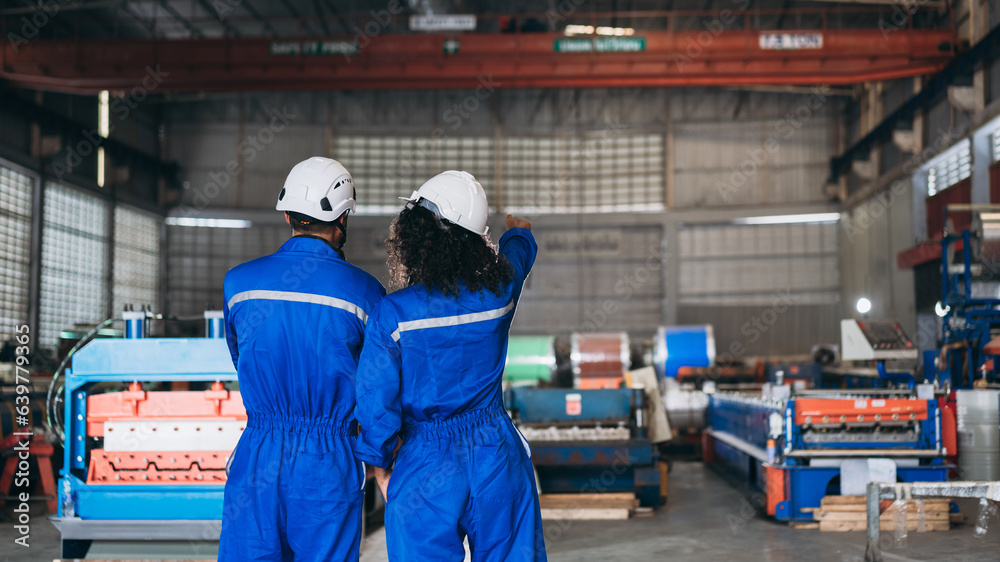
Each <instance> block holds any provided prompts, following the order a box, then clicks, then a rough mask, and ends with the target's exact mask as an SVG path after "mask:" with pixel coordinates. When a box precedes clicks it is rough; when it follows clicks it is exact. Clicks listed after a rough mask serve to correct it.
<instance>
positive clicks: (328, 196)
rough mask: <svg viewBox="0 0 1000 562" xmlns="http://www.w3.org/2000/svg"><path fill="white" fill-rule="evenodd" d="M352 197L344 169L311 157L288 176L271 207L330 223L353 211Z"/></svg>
mask: <svg viewBox="0 0 1000 562" xmlns="http://www.w3.org/2000/svg"><path fill="white" fill-rule="evenodd" d="M356 196H357V194H356V191H355V189H354V179H353V178H352V177H351V173H350V172H348V171H347V168H345V167H344V166H343V165H342V164H341V163H340V162H337V161H336V160H333V159H331V158H323V157H321V156H313V157H312V158H310V159H308V160H304V161H302V162H299V163H298V164H296V165H295V167H294V168H292V171H291V172H289V173H288V178H286V179H285V186H284V187H283V188H281V193H279V194H278V204H277V205H275V207H274V208H275V209H277V210H279V211H287V212H291V213H300V214H303V215H306V216H308V217H312V218H314V219H316V220H317V221H322V222H333V221H335V220H337V219H338V218H339V217H340V215H342V214H344V212H345V211H351V212H353V211H354V205H355V199H356Z"/></svg>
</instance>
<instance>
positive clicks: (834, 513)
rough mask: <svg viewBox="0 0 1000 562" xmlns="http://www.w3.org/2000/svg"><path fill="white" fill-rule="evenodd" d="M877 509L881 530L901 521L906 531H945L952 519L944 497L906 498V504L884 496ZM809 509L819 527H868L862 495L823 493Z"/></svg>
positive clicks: (897, 525)
mask: <svg viewBox="0 0 1000 562" xmlns="http://www.w3.org/2000/svg"><path fill="white" fill-rule="evenodd" d="M880 509H881V515H880V516H879V528H880V529H881V530H882V531H895V530H898V529H899V528H900V526H901V525H902V526H903V527H905V529H906V530H907V531H915V532H918V533H923V532H928V531H947V530H949V529H950V528H951V521H952V519H953V517H952V515H951V514H949V513H948V510H949V501H948V500H947V499H946V498H940V499H938V498H933V499H923V500H907V501H906V503H905V504H903V503H900V502H893V501H889V500H884V501H882V502H881V505H880ZM811 511H812V514H813V519H814V520H815V521H818V522H819V530H820V531H828V532H846V531H864V530H865V529H867V527H868V513H867V501H866V499H865V496H826V497H825V498H823V500H822V502H821V504H820V507H819V508H816V509H812V510H811Z"/></svg>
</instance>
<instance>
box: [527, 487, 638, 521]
mask: <svg viewBox="0 0 1000 562" xmlns="http://www.w3.org/2000/svg"><path fill="white" fill-rule="evenodd" d="M538 502H539V505H540V507H541V509H542V519H544V520H553V519H559V520H563V521H567V520H572V521H583V520H614V519H628V518H629V516H630V515H631V513H632V511H633V510H634V509H636V508H638V507H639V500H637V499H636V497H635V494H628V493H623V494H542V495H540V496H538ZM644 515H645V514H644Z"/></svg>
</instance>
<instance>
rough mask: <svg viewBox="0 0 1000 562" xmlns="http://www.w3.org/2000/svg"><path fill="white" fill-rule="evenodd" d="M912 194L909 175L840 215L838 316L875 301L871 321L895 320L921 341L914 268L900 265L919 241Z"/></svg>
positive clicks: (844, 315)
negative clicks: (903, 253)
mask: <svg viewBox="0 0 1000 562" xmlns="http://www.w3.org/2000/svg"><path fill="white" fill-rule="evenodd" d="M912 190H913V185H912V181H911V180H910V178H909V177H906V178H904V179H901V180H900V181H897V182H894V183H893V184H892V185H891V186H890V187H888V188H887V189H885V190H883V191H881V192H879V193H877V194H875V195H873V196H871V197H869V198H868V199H866V200H864V201H862V202H861V203H859V204H858V205H857V206H855V207H853V208H852V209H848V210H845V211H844V212H843V213H842V214H841V219H840V225H839V226H840V228H839V232H840V251H841V267H840V271H841V282H842V294H843V298H842V299H841V306H839V307H838V308H837V310H836V313H837V314H838V315H840V316H841V317H843V318H853V317H855V316H857V312H856V310H855V306H856V303H857V300H858V299H859V298H861V297H866V298H868V299H869V300H870V301H871V302H872V309H871V312H869V313H868V317H869V318H879V319H881V318H884V319H891V320H896V321H898V322H900V323H901V325H902V326H903V327H904V330H906V331H907V333H908V334H910V335H911V336H912V337H916V332H917V318H916V311H915V306H916V297H915V295H914V284H913V283H914V281H913V270H912V269H902V270H901V269H899V268H898V267H896V256H897V254H899V252H901V251H903V250H905V249H907V248H910V247H912V246H913V245H914V243H915V241H914V239H913V234H912V232H913V227H912V221H913V206H912V204H911V202H912V201H913V194H912Z"/></svg>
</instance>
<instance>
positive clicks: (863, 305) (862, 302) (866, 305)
mask: <svg viewBox="0 0 1000 562" xmlns="http://www.w3.org/2000/svg"><path fill="white" fill-rule="evenodd" d="M857 308H858V312H860V313H861V314H868V311H870V310H871V309H872V301H870V300H868V299H866V298H865V297H861V298H860V299H858V304H857Z"/></svg>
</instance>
